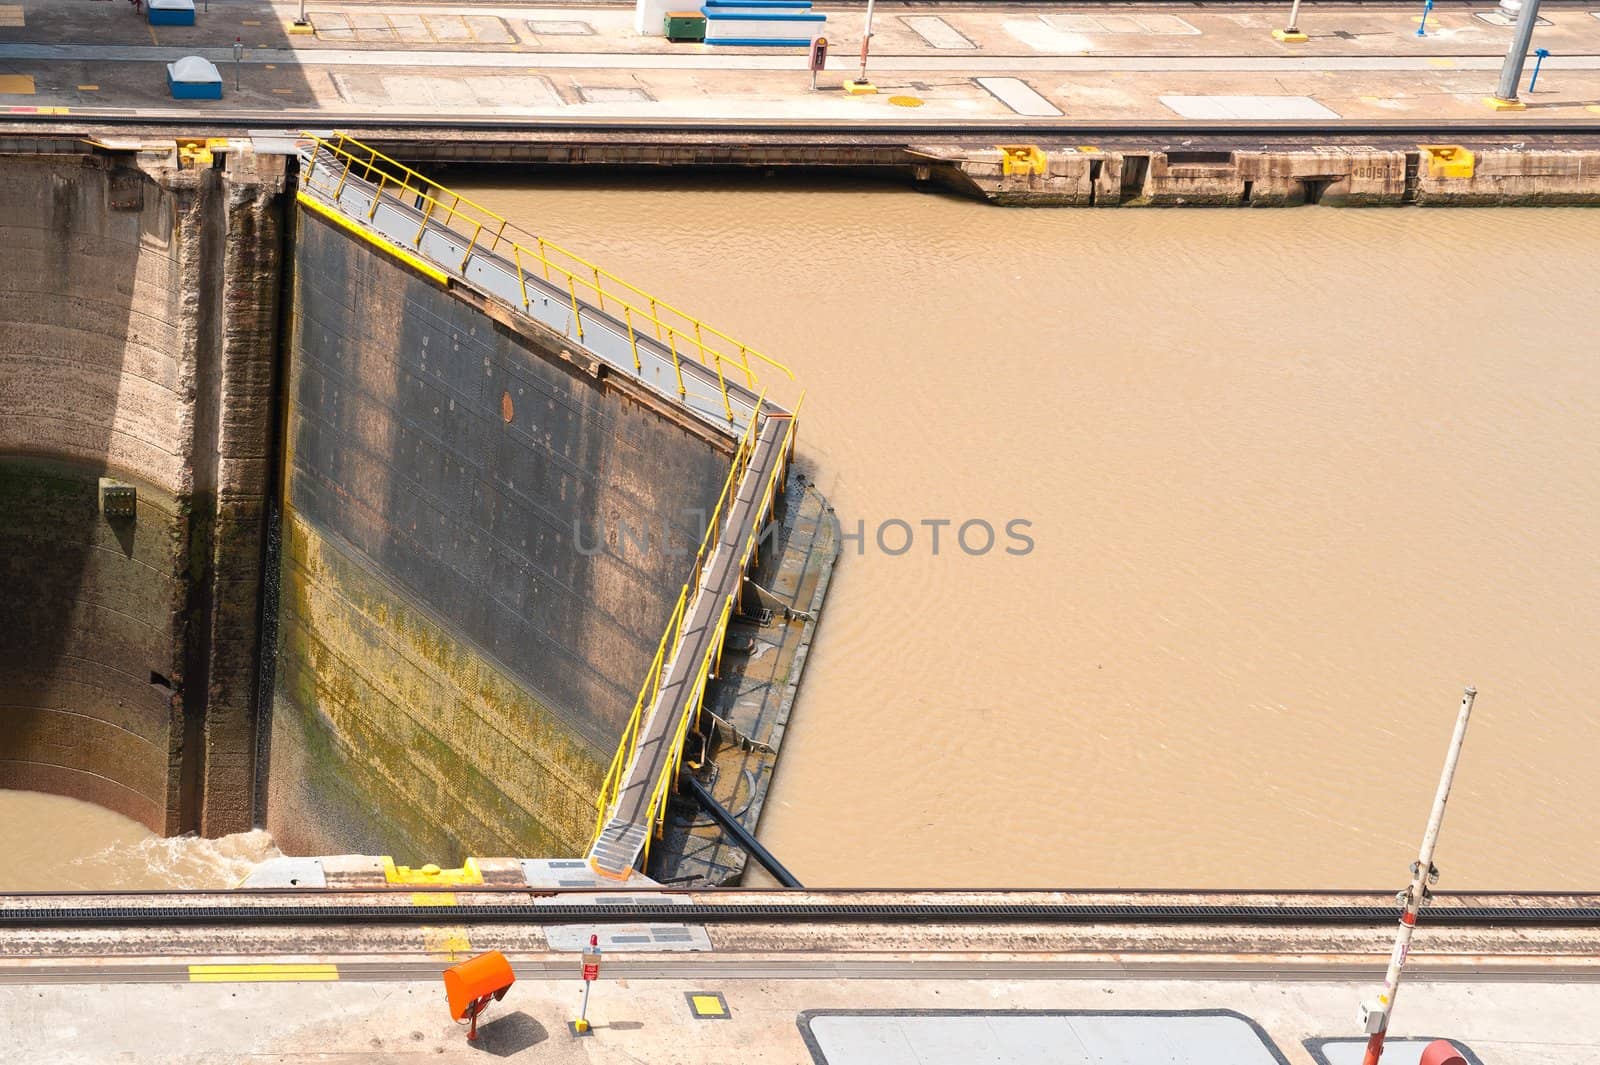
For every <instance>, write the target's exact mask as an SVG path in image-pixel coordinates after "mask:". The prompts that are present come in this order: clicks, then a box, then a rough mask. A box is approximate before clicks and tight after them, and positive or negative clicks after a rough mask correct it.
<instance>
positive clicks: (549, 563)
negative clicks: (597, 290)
mask: <svg viewBox="0 0 1600 1065" xmlns="http://www.w3.org/2000/svg"><path fill="white" fill-rule="evenodd" d="M297 229H298V232H297V238H296V243H295V259H294V310H293V321H294V325H293V332H292V345H291V351H290V369H289V376H288V382H287V389H286V396H287V402H288V412H287V418H286V448H285V459H284V463H285V466H284V478H285V488H284V500H285V504H284V510H283V516H282V523H281V528H282V549H281V562H280V567H279V572H280V585H279V604H278V611H277V636H276V648H277V654H276V667H275V668H276V678H275V690H274V698H273V714H272V728H271V735H272V743H271V758H270V766H271V768H270V773H269V778H270V782H271V783H270V788H269V801H268V806H267V827H268V828H269V829H271V831H272V832H273V835H274V837H275V838H276V839H277V840H278V841H279V843H280V845H281V846H283V847H284V848H285V849H287V850H290V851H291V852H310V853H325V852H337V851H350V850H356V851H362V850H364V851H368V852H372V851H377V852H380V853H392V854H394V855H395V856H396V858H397V859H399V860H402V861H405V860H409V861H412V862H422V861H439V862H447V861H449V862H453V861H456V860H458V859H459V858H461V857H463V856H465V855H468V854H472V853H479V854H483V853H491V854H493V853H510V854H561V853H567V854H570V853H577V852H579V851H581V850H582V848H583V847H584V846H586V845H587V842H588V837H589V834H590V832H591V831H592V828H593V823H594V816H595V811H594V805H593V804H594V798H595V795H596V793H597V791H598V787H599V783H600V779H601V777H602V775H603V773H604V769H605V766H606V765H607V764H608V763H609V761H610V759H611V755H612V753H613V751H614V749H615V745H616V743H617V740H618V738H619V736H620V735H621V732H622V729H623V726H624V724H625V723H626V720H627V716H628V714H629V712H630V711H631V709H632V707H633V703H634V699H635V697H636V694H637V689H638V685H639V682H640V678H641V677H642V676H643V674H644V672H645V668H646V666H647V665H648V664H649V661H650V659H651V657H652V656H653V655H654V653H655V648H656V644H657V642H658V640H659V639H660V636H661V632H662V629H663V628H664V627H665V624H666V622H667V619H668V616H669V614H670V613H671V610H672V607H673V605H674V604H675V603H676V601H677V596H678V592H679V589H680V588H681V587H682V583H683V580H684V576H685V574H686V573H687V571H688V566H689V557H688V555H687V554H685V552H688V553H690V554H692V552H693V550H694V547H695V546H697V545H698V542H699V538H700V534H701V532H702V523H703V515H704V513H705V512H707V511H709V509H710V507H711V506H713V505H714V503H715V500H716V496H717V493H718V492H719V491H720V489H721V486H722V482H723V479H724V477H725V475H726V471H727V466H728V461H729V457H730V453H731V443H730V442H729V441H727V440H725V439H724V438H723V437H722V436H721V435H720V434H718V433H715V432H713V431H711V430H710V429H709V428H707V427H705V426H703V425H701V424H699V423H697V422H695V421H693V420H692V419H689V418H687V417H686V416H685V415H683V413H682V412H681V410H679V409H678V408H676V407H675V405H672V404H670V403H667V402H665V401H662V400H660V399H659V398H657V397H654V396H653V395H652V394H651V393H648V392H646V391H645V390H643V389H642V388H641V387H638V386H635V385H633V384H631V383H630V382H629V381H628V380H627V379H626V377H612V376H609V375H608V374H606V373H603V372H600V371H597V370H594V369H593V368H592V367H591V364H590V361H589V360H588V359H577V360H574V359H572V358H570V353H569V352H568V351H567V350H566V341H565V340H564V339H563V338H560V337H558V336H556V335H555V334H550V333H546V332H544V331H543V330H542V329H541V328H539V327H537V326H535V325H532V324H529V323H526V322H520V320H516V319H514V318H513V316H512V315H511V314H510V313H509V312H506V311H505V310H504V309H502V308H499V307H498V305H494V304H490V303H489V302H487V301H486V300H484V299H482V298H481V297H478V296H476V295H475V294H473V293H471V292H469V291H463V290H453V291H452V290H446V289H445V288H443V287H441V286H439V285H438V284H436V283H435V282H433V281H430V280H428V279H427V278H425V277H423V276H422V275H420V274H419V273H416V272H414V271H413V270H412V269H411V268H410V267H409V266H407V265H405V264H404V263H402V262H401V261H400V260H398V259H396V258H394V257H392V256H390V255H388V254H386V253H384V252H382V251H379V250H377V249H375V248H373V247H371V246H370V245H368V244H365V243H363V242H359V241H355V240H352V239H351V238H350V237H349V236H348V235H346V234H345V233H343V232H342V231H340V230H339V229H338V228H337V227H335V226H333V225H332V224H331V223H329V222H327V221H326V220H324V219H322V218H320V217H318V216H315V215H313V214H311V213H309V212H305V211H301V212H300V213H299V215H298V221H297ZM685 508H689V509H691V510H693V509H698V510H699V511H700V516H696V515H695V514H692V513H689V514H686V513H685V512H684V509H685ZM624 525H626V527H627V529H629V530H631V531H632V533H631V535H630V534H629V533H628V532H624V531H623V527H624ZM646 530H648V532H646ZM579 538H581V539H582V544H581V545H580V543H579ZM641 538H647V539H648V544H641V543H640V539H641ZM602 545H603V547H602Z"/></svg>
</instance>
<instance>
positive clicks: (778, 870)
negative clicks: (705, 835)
mask: <svg viewBox="0 0 1600 1065" xmlns="http://www.w3.org/2000/svg"><path fill="white" fill-rule="evenodd" d="M683 779H684V780H685V781H687V782H688V784H689V791H690V792H692V793H693V794H694V797H695V798H696V799H699V800H700V805H701V806H703V807H705V811H706V813H708V814H710V815H711V820H713V821H715V822H716V823H717V824H719V825H721V826H722V828H723V831H725V832H727V833H728V835H730V836H732V837H733V840H734V842H735V843H737V844H738V845H739V846H740V847H742V848H743V849H744V851H745V852H746V853H747V854H749V855H750V857H752V858H754V859H755V860H756V861H758V862H760V863H761V867H762V868H763V869H765V870H766V871H767V872H769V873H771V874H772V876H773V878H774V879H775V880H777V881H778V883H780V884H782V885H783V886H784V887H786V888H804V887H805V885H804V884H802V883H800V881H798V880H796V879H795V878H794V874H793V873H791V872H789V870H787V869H785V868H784V867H783V863H782V862H780V861H778V859H776V858H774V857H773V856H772V852H771V851H769V850H767V848H765V847H763V846H762V845H761V843H760V841H759V840H757V839H756V838H755V836H753V835H751V834H750V830H749V829H747V828H745V827H744V826H743V825H741V824H740V823H739V822H738V821H736V820H734V817H733V815H732V814H731V813H729V812H728V809H727V807H725V806H723V805H722V804H721V803H720V802H718V801H717V800H716V799H714V798H712V796H711V793H710V792H709V791H707V790H706V788H705V785H703V784H701V783H700V782H699V781H698V780H696V779H695V778H694V775H693V774H688V775H685V776H684V778H683Z"/></svg>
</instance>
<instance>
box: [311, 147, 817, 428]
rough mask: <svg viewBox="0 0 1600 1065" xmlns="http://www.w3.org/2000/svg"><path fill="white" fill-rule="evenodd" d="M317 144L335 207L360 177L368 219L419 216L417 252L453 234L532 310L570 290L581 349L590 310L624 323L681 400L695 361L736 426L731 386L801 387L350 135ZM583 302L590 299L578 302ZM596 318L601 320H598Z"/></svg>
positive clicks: (320, 171)
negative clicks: (497, 263)
mask: <svg viewBox="0 0 1600 1065" xmlns="http://www.w3.org/2000/svg"><path fill="white" fill-rule="evenodd" d="M305 136H306V137H307V138H309V139H310V141H311V142H312V147H311V152H310V156H309V160H308V163H307V166H306V169H305V171H304V173H303V175H302V181H303V182H304V183H305V184H306V185H307V186H310V187H314V188H318V189H320V190H323V191H325V192H327V193H328V194H329V195H331V197H332V198H333V199H334V200H335V201H336V202H337V201H338V199H339V197H340V195H342V194H343V192H344V189H345V185H346V184H347V183H348V182H349V180H350V178H351V177H352V176H354V177H356V178H358V179H360V180H361V181H363V182H365V183H367V184H368V185H371V186H373V187H374V188H375V190H376V191H375V193H374V195H373V196H372V202H371V206H370V208H369V209H368V213H367V219H368V221H371V220H372V219H373V217H374V216H375V215H376V214H377V210H378V205H379V204H380V203H381V202H382V201H383V200H384V199H385V198H388V199H389V200H391V201H393V202H395V203H397V204H399V205H401V206H403V207H405V208H406V209H408V210H410V211H413V212H419V213H420V215H421V219H420V221H419V223H418V227H417V233H416V236H415V237H414V238H413V239H412V240H411V244H412V246H413V247H420V246H421V243H422V239H423V236H424V235H425V234H426V233H427V231H428V230H429V227H430V226H431V227H435V228H437V229H443V230H448V231H449V232H450V233H451V234H452V235H453V236H455V237H456V238H458V239H457V243H458V244H460V246H461V247H462V249H463V250H462V253H461V261H460V263H459V264H455V269H456V271H457V272H460V271H462V270H464V269H465V268H466V265H467V263H468V262H469V261H470V260H471V258H472V255H473V253H474V252H475V251H478V252H486V253H489V254H492V255H497V256H499V257H500V258H501V259H503V260H506V261H508V262H510V263H511V264H512V265H514V266H515V268H516V274H517V280H518V284H519V285H520V286H521V290H522V302H523V306H524V307H526V306H528V302H529V297H528V281H529V279H530V278H533V277H536V276H538V277H543V279H544V281H545V282H546V284H547V285H549V286H552V287H555V288H558V289H564V290H565V291H566V294H567V298H568V300H569V301H570V303H571V308H572V315H573V324H574V326H575V327H576V330H577V334H578V340H579V341H580V342H581V341H582V340H583V331H584V329H583V315H584V308H585V307H586V306H587V307H590V308H592V309H598V310H599V311H601V312H603V313H605V314H606V315H608V316H610V317H611V318H612V319H613V320H615V321H620V322H621V323H622V324H623V325H624V326H625V327H626V329H627V333H628V343H629V347H630V348H631V350H632V354H633V362H634V369H635V370H640V369H641V367H642V360H641V359H640V357H639V343H640V340H641V339H645V340H647V341H648V340H649V339H650V338H652V337H653V338H654V340H655V342H656V345H657V348H658V349H664V353H665V354H667V355H669V356H670V358H671V361H672V365H673V369H674V371H675V373H676V374H677V386H678V395H679V396H680V398H681V397H684V396H686V395H687V394H688V389H687V386H686V385H685V384H684V380H683V360H684V359H686V358H691V357H692V358H697V359H698V361H699V362H700V363H701V364H702V365H703V366H705V367H706V368H708V369H714V370H715V371H716V375H717V384H718V388H719V391H720V392H721V393H722V402H723V406H724V408H725V410H726V412H727V415H728V420H729V421H730V422H731V421H733V420H734V414H733V405H732V403H731V402H730V400H729V397H728V381H729V378H730V377H731V378H732V379H733V380H734V381H735V383H740V384H742V385H743V386H744V387H746V388H749V389H754V388H756V387H757V384H758V379H759V377H760V375H759V374H758V373H757V366H760V367H762V368H764V369H766V370H771V371H773V372H774V373H776V374H780V375H781V376H782V377H783V378H784V379H786V380H789V381H793V380H794V373H793V371H791V370H790V369H789V368H788V367H787V366H785V365H784V364H783V363H781V362H779V361H777V360H776V359H773V358H770V357H768V356H767V355H764V354H762V353H761V352H759V351H757V350H756V349H754V348H752V347H750V346H749V345H748V344H744V343H742V342H740V341H738V340H735V339H734V338H733V337H731V336H729V335H728V334H727V333H724V332H723V331H722V330H720V329H717V328H715V327H713V326H711V325H709V324H707V323H706V322H704V321H702V320H701V319H699V318H696V317H695V316H693V315H691V314H689V313H688V312H686V311H683V310H680V309H679V308H678V307H676V306H674V305H673V304H671V303H668V302H667V301H665V300H663V299H660V298H659V297H657V296H654V295H652V294H651V293H649V292H646V291H645V290H644V289H642V288H640V287H638V286H637V285H634V284H632V283H630V282H628V281H624V280H623V279H622V278H620V277H618V276H617V275H615V274H613V273H611V272H610V271H609V270H605V269H603V268H601V267H599V266H597V265H595V264H594V263H592V262H590V261H589V260H587V259H585V258H583V257H582V256H581V255H577V254H576V253H574V252H570V251H568V250H567V249H565V248H563V247H561V246H560V245H558V244H556V243H554V242H553V241H549V240H546V239H544V238H543V237H540V236H537V235H535V234H532V233H528V232H526V231H524V230H522V229H520V228H518V227H517V226H515V225H513V224H512V223H511V222H509V221H507V220H506V219H505V218H503V217H501V216H500V215H498V214H496V213H495V212H493V211H491V210H489V209H488V208H486V207H483V206H482V205H480V204H477V203H475V202H473V201H472V200H470V199H468V198H466V197H465V196H462V195H460V194H459V193H456V192H452V191H451V190H450V189H448V188H446V187H445V186H443V185H440V184H439V183H438V182H436V181H433V180H432V179H430V178H427V177H424V176H423V175H421V174H419V173H417V172H416V171H415V170H413V169H411V168H410V167H408V166H406V165H405V164H403V163H400V162H397V161H395V160H394V159H391V158H389V157H388V156H386V155H384V154H383V153H381V152H379V151H378V150H377V149H375V148H371V147H369V146H367V145H365V144H362V143H361V142H360V141H357V140H355V139H354V138H351V137H348V136H346V135H344V134H342V133H339V134H335V135H334V136H333V138H332V139H325V138H322V137H317V136H315V135H313V134H309V133H307V134H305ZM580 293H581V294H582V295H581V296H580ZM590 317H591V318H593V317H594V315H593V313H592V310H591V313H590Z"/></svg>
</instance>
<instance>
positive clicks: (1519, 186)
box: [1416, 149, 1600, 207]
mask: <svg viewBox="0 0 1600 1065" xmlns="http://www.w3.org/2000/svg"><path fill="white" fill-rule="evenodd" d="M1475 154H1476V159H1475V162H1474V166H1473V173H1472V176H1471V177H1470V178H1460V177H1455V178H1452V177H1445V176H1443V175H1435V174H1434V173H1432V171H1431V169H1430V168H1429V166H1428V165H1427V162H1426V160H1424V161H1423V163H1422V165H1421V166H1420V167H1419V169H1418V173H1417V198H1416V199H1417V202H1418V203H1420V204H1423V205H1425V206H1429V207H1458V206H1477V207H1483V206H1487V207H1498V206H1508V205H1518V204H1541V205H1554V204H1578V205H1582V204H1594V203H1600V152H1595V151H1538V150H1533V149H1518V150H1516V151H1512V150H1498V151H1485V152H1477V153H1475Z"/></svg>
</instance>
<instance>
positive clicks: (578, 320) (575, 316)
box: [567, 274, 583, 340]
mask: <svg viewBox="0 0 1600 1065" xmlns="http://www.w3.org/2000/svg"><path fill="white" fill-rule="evenodd" d="M567 295H569V296H571V297H572V321H573V323H574V324H575V325H576V326H577V327H578V339H579V340H582V339H583V315H582V313H580V312H579V310H578V290H577V289H576V288H574V287H573V284H572V275H571V274H568V275H567Z"/></svg>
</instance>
